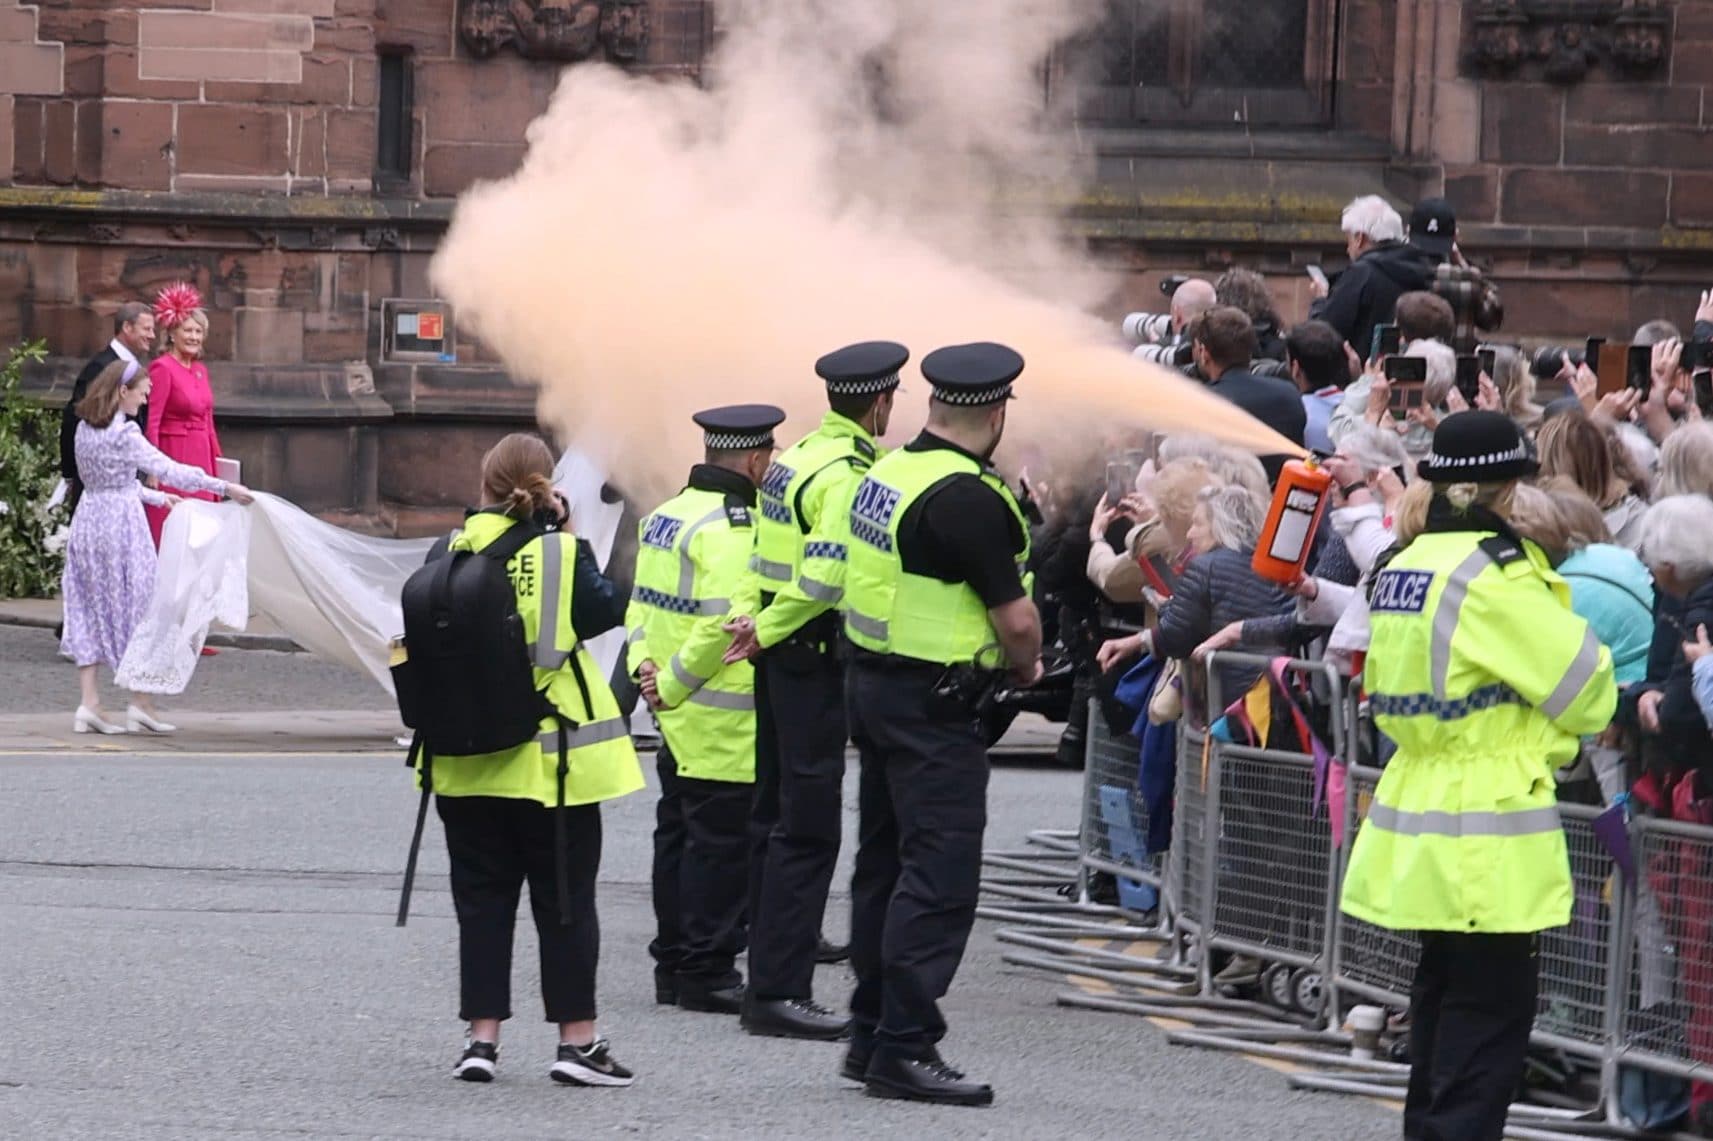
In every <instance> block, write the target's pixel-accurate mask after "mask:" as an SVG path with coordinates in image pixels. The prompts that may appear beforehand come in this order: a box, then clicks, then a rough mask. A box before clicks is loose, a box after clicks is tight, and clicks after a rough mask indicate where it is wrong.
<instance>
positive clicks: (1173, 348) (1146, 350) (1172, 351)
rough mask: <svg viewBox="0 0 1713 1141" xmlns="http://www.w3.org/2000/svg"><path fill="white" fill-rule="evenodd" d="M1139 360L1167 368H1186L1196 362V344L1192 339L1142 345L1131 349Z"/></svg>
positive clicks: (1131, 353) (1131, 352) (1132, 354)
mask: <svg viewBox="0 0 1713 1141" xmlns="http://www.w3.org/2000/svg"><path fill="white" fill-rule="evenodd" d="M1130 355H1131V356H1133V357H1135V358H1136V359H1137V360H1142V361H1147V362H1148V363H1150V364H1157V365H1164V366H1166V367H1167V368H1176V369H1186V368H1189V367H1190V366H1191V365H1193V364H1195V363H1196V350H1195V344H1194V343H1193V342H1191V341H1171V342H1168V343H1166V344H1163V345H1141V346H1139V347H1137V348H1135V349H1132V350H1131V351H1130Z"/></svg>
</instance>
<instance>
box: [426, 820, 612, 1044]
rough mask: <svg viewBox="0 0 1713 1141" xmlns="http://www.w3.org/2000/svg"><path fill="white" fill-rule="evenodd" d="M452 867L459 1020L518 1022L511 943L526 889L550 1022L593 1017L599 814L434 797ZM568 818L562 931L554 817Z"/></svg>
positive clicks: (597, 944)
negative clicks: (566, 907) (567, 910)
mask: <svg viewBox="0 0 1713 1141" xmlns="http://www.w3.org/2000/svg"><path fill="white" fill-rule="evenodd" d="M434 803H435V807H436V808H437V809H438V810H439V813H440V820H441V823H442V824H444V825H445V826H446V854H447V856H448V857H450V861H451V865H452V907H453V909H454V910H455V911H456V912H457V913H458V978H459V994H460V997H459V1007H458V1017H459V1018H462V1019H463V1020H464V1021H466V1022H468V1021H470V1020H471V1019H475V1018H499V1019H502V1020H503V1019H507V1018H510V1017H511V1016H512V935H513V933H514V932H515V931H516V930H517V905H518V897H519V895H520V894H521V893H522V891H523V885H524V881H525V880H527V881H528V882H529V909H530V911H531V912H532V913H533V914H534V916H535V935H536V941H537V942H538V943H539V944H540V945H541V998H542V1002H543V1005H544V1006H545V1007H546V1012H547V1021H549V1022H586V1021H589V1020H591V1019H593V1018H594V1017H595V963H596V960H597V959H599V957H600V953H601V927H600V921H599V919H598V918H597V917H596V914H595V874H596V873H597V872H598V871H600V868H601V806H600V805H599V804H578V805H572V806H569V807H566V808H559V809H553V808H547V807H545V806H543V805H541V804H538V803H536V802H535V801H533V800H511V799H507V798H503V797H497V796H437V797H435V799H434ZM555 812H563V813H564V814H565V841H566V844H567V845H568V846H569V848H570V851H569V853H568V854H569V856H570V859H569V860H568V861H567V868H568V871H569V874H570V883H568V884H567V885H566V887H567V888H568V889H569V895H570V900H571V916H570V919H571V922H570V923H564V922H561V917H560V914H559V895H558V884H559V881H558V879H557V874H558V873H557V869H556V865H555V861H554V858H553V856H554V847H553V840H554V829H553V814H554V813H555Z"/></svg>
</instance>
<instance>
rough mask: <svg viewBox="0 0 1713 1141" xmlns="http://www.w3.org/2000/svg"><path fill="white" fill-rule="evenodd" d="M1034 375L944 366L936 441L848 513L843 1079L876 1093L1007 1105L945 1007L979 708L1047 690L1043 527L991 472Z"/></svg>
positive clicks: (972, 883)
mask: <svg viewBox="0 0 1713 1141" xmlns="http://www.w3.org/2000/svg"><path fill="white" fill-rule="evenodd" d="M1022 371H1023V358H1022V357H1021V356H1019V355H1018V354H1017V353H1016V352H1014V351H1013V350H1011V349H1009V348H1006V347H1005V346H1003V345H995V344H973V345H958V346H955V347H951V348H944V349H940V350H938V351H936V352H934V353H930V354H929V355H928V357H927V358H926V359H924V360H923V362H922V374H923V375H924V376H925V377H926V378H927V380H928V383H929V385H930V386H931V399H930V401H929V407H928V426H927V429H926V430H925V431H924V432H923V433H922V434H921V435H920V436H918V437H917V438H916V439H915V440H914V441H912V442H911V443H909V444H907V445H905V446H904V447H903V448H901V449H900V450H898V451H896V452H893V453H891V454H890V455H888V456H886V457H885V458H884V459H882V460H880V461H879V462H878V463H876V464H875V465H874V467H873V468H872V469H870V471H869V473H868V475H867V477H865V478H864V480H863V481H862V483H861V485H860V486H859V487H858V489H857V495H856V501H855V503H854V504H853V505H852V508H851V514H850V531H851V534H850V554H849V560H848V565H847V574H846V582H845V599H844V602H845V633H846V635H847V636H848V637H849V639H850V641H851V643H852V658H851V664H850V668H849V671H848V677H847V682H846V694H847V699H848V712H849V716H850V728H851V738H852V740H854V741H855V742H856V745H857V748H858V750H859V752H860V754H861V763H862V779H861V784H860V792H859V798H860V811H861V825H860V838H859V847H858V851H857V857H856V871H855V874H854V875H853V877H852V880H851V909H852V915H851V933H852V938H851V963H852V966H853V967H854V968H855V970H856V976H857V985H856V991H855V992H854V993H853V994H852V996H851V1015H852V1026H851V1045H850V1050H849V1052H848V1053H847V1055H846V1057H845V1062H844V1069H843V1073H844V1076H845V1077H846V1078H848V1079H851V1080H853V1081H860V1082H863V1083H864V1084H865V1086H866V1087H867V1092H868V1093H869V1094H871V1095H873V1096H877V1097H892V1098H908V1099H912V1100H918V1101H932V1102H944V1103H949V1104H957V1105H988V1104H990V1103H991V1102H992V1101H993V1090H992V1088H991V1087H990V1086H987V1085H983V1084H981V1083H978V1082H975V1081H971V1080H969V1079H967V1078H965V1077H964V1075H963V1074H961V1073H959V1072H958V1071H957V1070H955V1069H953V1068H952V1067H951V1066H949V1065H947V1064H946V1063H945V1062H944V1061H943V1060H942V1059H941V1057H940V1055H939V1052H938V1050H937V1049H936V1044H937V1043H938V1042H939V1040H940V1039H941V1038H942V1037H943V1036H944V1034H945V1031H946V1024H945V1021H944V1020H943V1019H942V1018H941V1017H940V1012H939V1008H938V1006H937V1005H936V1004H937V1001H938V1000H939V999H940V998H941V997H942V996H943V995H944V994H945V993H946V990H947V988H948V987H949V986H950V985H951V981H952V976H953V975H954V974H956V972H957V968H958V962H959V960H961V959H962V957H963V953H964V946H965V944H966V943H967V942H968V941H969V933H970V928H971V927H972V926H973V925H974V922H975V908H976V896H977V891H978V886H979V882H980V878H981V838H982V830H983V829H984V828H985V826H986V823H987V778H988V765H987V749H986V744H985V742H984V740H983V738H982V735H981V733H980V731H979V730H978V728H977V714H978V708H979V706H980V705H981V703H982V701H983V698H984V693H985V692H987V691H989V690H990V687H991V685H992V683H993V682H994V681H995V680H996V679H997V678H998V677H999V676H1000V673H1001V671H1004V670H1009V672H1010V673H1011V674H1012V675H1013V676H1014V678H1015V679H1016V680H1017V681H1020V682H1022V683H1023V684H1033V683H1034V682H1035V681H1037V680H1038V679H1039V678H1040V676H1041V620H1040V615H1039V614H1038V613H1037V612H1036V610H1035V604H1034V603H1033V602H1031V601H1030V599H1029V591H1028V587H1027V583H1026V581H1025V578H1026V575H1025V572H1024V566H1025V564H1026V562H1027V560H1028V557H1029V529H1028V526H1027V524H1026V523H1025V521H1024V518H1023V513H1022V510H1021V508H1020V507H1019V506H1018V503H1017V500H1016V499H1015V497H1013V495H1012V494H1011V491H1010V490H1009V489H1008V488H1007V487H1006V486H1005V484H1004V482H1003V481H1002V480H1001V479H1000V477H999V475H998V474H997V473H996V472H995V471H994V470H993V468H992V467H990V466H989V463H988V461H989V459H990V457H991V456H992V455H993V450H994V448H995V447H996V446H997V445H998V444H999V439H1000V436H1001V435H1002V434H1003V432H1004V431H1005V407H1006V401H1007V400H1008V399H1009V398H1010V395H1011V385H1012V382H1013V381H1014V380H1016V378H1017V376H1018V375H1019V374H1020V373H1021V372H1022Z"/></svg>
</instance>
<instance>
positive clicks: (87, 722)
mask: <svg viewBox="0 0 1713 1141" xmlns="http://www.w3.org/2000/svg"><path fill="white" fill-rule="evenodd" d="M71 731H72V732H73V733H123V732H124V731H125V727H124V726H123V725H115V724H114V723H113V722H111V721H109V720H107V719H106V718H105V717H103V716H101V714H100V713H99V712H97V711H96V710H94V709H91V708H89V706H87V705H80V706H78V707H77V714H76V715H75V716H74V717H73V718H72V722H71Z"/></svg>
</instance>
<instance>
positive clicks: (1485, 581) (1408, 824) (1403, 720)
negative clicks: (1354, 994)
mask: <svg viewBox="0 0 1713 1141" xmlns="http://www.w3.org/2000/svg"><path fill="white" fill-rule="evenodd" d="M1419 471H1420V473H1421V475H1422V477H1423V480H1422V482H1420V483H1418V484H1416V485H1414V486H1413V487H1412V488H1411V489H1410V492H1409V493H1408V494H1407V495H1406V496H1405V499H1404V502H1403V505H1402V506H1401V507H1400V509H1399V512H1398V520H1397V527H1396V530H1397V533H1398V539H1399V542H1400V543H1404V544H1406V545H1405V546H1404V548H1403V550H1402V551H1401V552H1399V553H1398V554H1397V555H1396V556H1394V557H1393V558H1392V559H1391V561H1390V562H1389V563H1388V564H1387V565H1386V566H1385V568H1384V570H1382V571H1381V573H1380V574H1379V575H1378V576H1376V578H1375V581H1374V586H1373V596H1372V599H1371V601H1370V606H1369V609H1370V611H1371V614H1372V629H1373V638H1372V642H1371V643H1370V645H1369V649H1368V659H1367V665H1366V674H1365V681H1366V685H1367V688H1368V693H1369V701H1370V704H1371V708H1372V709H1373V712H1374V721H1375V724H1376V725H1378V726H1379V728H1380V729H1381V731H1383V732H1384V733H1385V734H1386V736H1388V737H1389V738H1391V739H1392V740H1393V741H1394V742H1396V744H1397V746H1398V751H1397V753H1396V754H1395V755H1394V756H1393V758H1392V760H1391V761H1390V762H1389V763H1388V764H1387V766H1386V772H1385V775H1384V776H1382V777H1381V778H1380V784H1379V787H1378V788H1377V789H1376V790H1375V795H1374V803H1373V806H1372V807H1371V808H1370V809H1369V812H1368V817H1367V820H1366V822H1365V823H1364V825H1363V827H1362V829H1361V831H1360V832H1359V833H1358V834H1357V838H1356V845H1355V848H1354V849H1353V851H1352V852H1351V857H1350V871H1349V874H1348V876H1347V878H1346V879H1345V884H1344V899H1343V907H1344V910H1345V911H1346V912H1348V913H1349V914H1351V915H1354V916H1356V917H1357V918H1359V919H1363V920H1366V921H1368V922H1370V923H1375V924H1378V925H1379V926H1381V927H1389V928H1393V929H1396V930H1404V931H1420V932H1421V942H1422V953H1421V961H1420V964H1419V965H1418V967H1417V968H1416V978H1415V984H1414V986H1413V987H1412V988H1411V992H1410V1019H1411V1021H1410V1067H1411V1068H1410V1084H1409V1091H1408V1094H1407V1097H1406V1099H1405V1102H1404V1136H1406V1137H1411V1138H1420V1139H1421V1141H1454V1139H1455V1141H1488V1139H1492V1141H1497V1139H1498V1138H1499V1137H1501V1136H1503V1134H1504V1131H1505V1115H1506V1111H1507V1109H1508V1107H1509V1105H1510V1102H1511V1098H1512V1096H1513V1095H1514V1094H1515V1093H1516V1091H1517V1086H1518V1083H1519V1082H1520V1081H1521V1079H1522V1076H1523V1066H1524V1059H1525V1056H1526V1054H1527V1051H1528V1045H1529V1031H1530V1028H1531V1026H1532V1025H1533V1022H1534V1015H1535V998H1536V985H1537V979H1538V968H1539V963H1538V960H1537V948H1536V936H1537V934H1538V933H1539V932H1540V931H1543V930H1545V929H1547V928H1550V927H1561V926H1563V925H1564V924H1566V923H1568V922H1569V921H1570V908H1571V898H1572V889H1571V878H1570V859H1569V856H1568V854H1567V851H1566V847H1565V840H1564V830H1563V827H1562V826H1561V824H1560V822H1559V815H1558V805H1557V798H1556V794H1555V791H1554V789H1555V781H1554V777H1553V773H1554V770H1556V769H1558V768H1559V767H1561V766H1562V765H1564V764H1566V763H1568V762H1569V761H1570V760H1572V759H1573V758H1574V757H1575V756H1576V752H1577V748H1578V742H1579V738H1580V737H1581V736H1582V735H1584V734H1589V733H1595V732H1598V731H1600V730H1602V729H1604V728H1605V727H1606V725H1607V723H1608V722H1609V721H1610V720H1611V719H1612V713H1613V710H1614V708H1615V707H1616V704H1617V690H1616V688H1615V686H1614V684H1613V679H1612V655H1611V652H1610V651H1609V650H1607V648H1606V647H1605V646H1603V645H1601V644H1600V642H1599V640H1598V639H1597V638H1596V637H1595V636H1594V633H1593V631H1592V630H1590V629H1589V627H1588V623H1586V622H1585V621H1583V620H1582V619H1581V618H1580V617H1578V616H1577V615H1576V614H1575V613H1573V612H1572V611H1571V609H1570V588H1569V587H1568V586H1567V585H1566V584H1565V582H1564V580H1563V579H1561V578H1560V577H1559V576H1558V575H1556V574H1554V573H1553V571H1552V569H1551V566H1550V564H1549V563H1548V562H1547V559H1546V556H1545V555H1543V554H1542V553H1541V551H1540V549H1539V548H1537V547H1536V546H1535V545H1534V544H1533V543H1530V542H1527V541H1525V540H1523V539H1521V538H1519V537H1518V536H1517V534H1516V533H1515V532H1514V531H1513V530H1512V528H1511V525H1510V523H1509V522H1508V520H1507V513H1508V511H1509V509H1510V503H1511V492H1512V489H1513V488H1514V487H1515V485H1516V481H1517V480H1518V479H1520V478H1522V477H1525V476H1528V475H1531V474H1533V473H1534V471H1535V462H1534V459H1533V457H1532V456H1531V454H1530V451H1529V448H1528V445H1527V443H1526V442H1525V441H1524V439H1523V436H1522V433H1521V431H1520V430H1519V429H1518V428H1517V425H1516V424H1515V423H1513V422H1512V421H1511V420H1510V419H1509V418H1508V417H1505V416H1502V415H1500V414H1498V413H1496V412H1463V413H1459V414H1458V415H1456V416H1450V417H1447V418H1446V419H1445V420H1443V421H1441V423H1440V425H1439V427H1438V428H1437V429H1435V431H1434V434H1433V450H1432V451H1431V452H1430V453H1429V454H1428V457H1427V458H1426V459H1425V460H1423V461H1422V462H1421V464H1420V465H1419Z"/></svg>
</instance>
